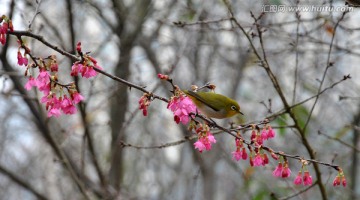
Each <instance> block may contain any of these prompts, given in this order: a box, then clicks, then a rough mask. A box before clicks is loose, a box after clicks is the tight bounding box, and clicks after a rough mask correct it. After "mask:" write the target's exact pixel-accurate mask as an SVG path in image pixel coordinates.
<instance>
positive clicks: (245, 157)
mask: <svg viewBox="0 0 360 200" xmlns="http://www.w3.org/2000/svg"><path fill="white" fill-rule="evenodd" d="M247 156H248V155H247V153H246V149H245V147H243V148H242V159H243V160H246V159H247Z"/></svg>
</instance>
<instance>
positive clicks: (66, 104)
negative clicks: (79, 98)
mask: <svg viewBox="0 0 360 200" xmlns="http://www.w3.org/2000/svg"><path fill="white" fill-rule="evenodd" d="M61 110H62V111H63V112H64V113H65V114H75V113H76V107H75V106H74V104H73V103H72V102H71V100H70V99H69V98H68V97H67V96H64V98H63V100H62V101H61Z"/></svg>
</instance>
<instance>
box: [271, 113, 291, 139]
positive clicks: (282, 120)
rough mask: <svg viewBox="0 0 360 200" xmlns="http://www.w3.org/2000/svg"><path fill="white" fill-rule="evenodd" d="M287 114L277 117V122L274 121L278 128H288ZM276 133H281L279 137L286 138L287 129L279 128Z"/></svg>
mask: <svg viewBox="0 0 360 200" xmlns="http://www.w3.org/2000/svg"><path fill="white" fill-rule="evenodd" d="M287 116H288V115H287V114H286V113H285V114H282V115H280V116H279V117H277V118H276V119H275V120H274V123H275V124H276V125H278V126H286V125H288V124H287ZM276 133H279V135H281V136H284V135H285V133H286V128H279V129H277V130H276Z"/></svg>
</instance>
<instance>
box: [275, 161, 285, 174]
mask: <svg viewBox="0 0 360 200" xmlns="http://www.w3.org/2000/svg"><path fill="white" fill-rule="evenodd" d="M282 171H283V165H282V163H281V162H279V164H278V166H277V167H276V168H275V170H274V171H273V176H276V177H281V175H282Z"/></svg>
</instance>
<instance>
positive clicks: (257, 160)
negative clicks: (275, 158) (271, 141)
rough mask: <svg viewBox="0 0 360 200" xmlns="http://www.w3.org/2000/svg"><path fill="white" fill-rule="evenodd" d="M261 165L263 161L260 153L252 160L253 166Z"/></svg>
mask: <svg viewBox="0 0 360 200" xmlns="http://www.w3.org/2000/svg"><path fill="white" fill-rule="evenodd" d="M262 164H263V159H262V157H261V154H260V153H257V154H256V156H255V158H254V166H260V165H262Z"/></svg>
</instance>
